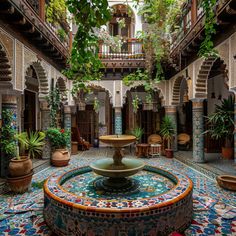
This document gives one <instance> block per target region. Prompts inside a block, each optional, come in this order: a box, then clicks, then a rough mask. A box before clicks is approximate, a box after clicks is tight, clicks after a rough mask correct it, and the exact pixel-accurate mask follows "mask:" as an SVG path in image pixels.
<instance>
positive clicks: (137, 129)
mask: <svg viewBox="0 0 236 236" xmlns="http://www.w3.org/2000/svg"><path fill="white" fill-rule="evenodd" d="M143 133H144V130H143V129H142V128H140V127H135V128H134V129H133V130H131V134H132V135H134V136H135V137H136V139H137V141H138V142H139V141H140V140H141V138H142V136H143Z"/></svg>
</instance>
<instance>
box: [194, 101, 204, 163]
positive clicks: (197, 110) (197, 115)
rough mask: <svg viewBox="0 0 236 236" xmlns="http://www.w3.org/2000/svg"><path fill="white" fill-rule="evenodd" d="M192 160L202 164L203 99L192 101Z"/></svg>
mask: <svg viewBox="0 0 236 236" xmlns="http://www.w3.org/2000/svg"><path fill="white" fill-rule="evenodd" d="M192 105H193V160H194V161H195V162H198V163H204V162H205V157H204V135H203V132H204V126H203V124H204V119H203V118H204V117H203V99H193V100H192Z"/></svg>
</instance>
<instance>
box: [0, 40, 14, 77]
mask: <svg viewBox="0 0 236 236" xmlns="http://www.w3.org/2000/svg"><path fill="white" fill-rule="evenodd" d="M11 71H12V69H11V65H10V61H9V59H8V56H7V52H6V50H5V48H4V46H3V45H1V44H0V81H11V80H12V72H11Z"/></svg>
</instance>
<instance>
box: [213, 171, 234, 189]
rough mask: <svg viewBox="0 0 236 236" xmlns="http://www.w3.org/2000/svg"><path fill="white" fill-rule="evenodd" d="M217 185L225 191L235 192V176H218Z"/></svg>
mask: <svg viewBox="0 0 236 236" xmlns="http://www.w3.org/2000/svg"><path fill="white" fill-rule="evenodd" d="M216 180H217V182H218V184H219V185H220V186H221V187H222V188H225V189H228V190H232V191H236V176H233V175H219V176H217V177H216Z"/></svg>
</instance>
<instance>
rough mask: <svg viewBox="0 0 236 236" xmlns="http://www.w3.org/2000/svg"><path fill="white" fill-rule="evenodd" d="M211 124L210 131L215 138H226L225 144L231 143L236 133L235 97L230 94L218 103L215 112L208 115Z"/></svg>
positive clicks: (208, 131)
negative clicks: (235, 132)
mask: <svg viewBox="0 0 236 236" xmlns="http://www.w3.org/2000/svg"><path fill="white" fill-rule="evenodd" d="M206 119H207V122H208V124H209V126H210V128H209V130H207V131H206V132H204V133H209V134H210V136H211V138H213V139H221V138H225V142H226V143H225V145H226V146H227V145H230V144H231V141H232V139H233V135H234V98H233V96H229V97H228V98H227V99H223V100H222V101H221V104H220V105H216V107H215V112H214V113H213V114H211V115H209V116H208V117H206Z"/></svg>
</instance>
